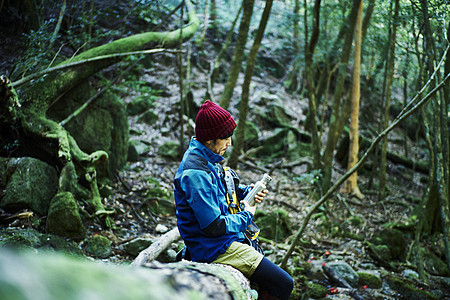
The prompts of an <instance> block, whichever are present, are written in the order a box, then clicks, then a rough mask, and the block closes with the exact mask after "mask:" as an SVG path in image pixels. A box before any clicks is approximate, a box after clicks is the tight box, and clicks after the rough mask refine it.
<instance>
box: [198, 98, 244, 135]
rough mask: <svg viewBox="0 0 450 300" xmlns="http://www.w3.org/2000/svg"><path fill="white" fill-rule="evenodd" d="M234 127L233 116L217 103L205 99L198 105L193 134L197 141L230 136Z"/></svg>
mask: <svg viewBox="0 0 450 300" xmlns="http://www.w3.org/2000/svg"><path fill="white" fill-rule="evenodd" d="M235 128H236V122H235V121H234V119H233V117H231V115H230V113H229V112H227V111H226V110H225V109H223V108H222V107H220V106H219V105H217V104H215V103H213V102H211V101H209V100H207V101H205V103H203V105H202V106H200V110H199V111H198V114H197V117H196V118H195V136H196V138H197V140H198V141H199V142H205V141H209V140H215V139H220V138H224V137H227V136H230V135H231V134H232V133H233V130H234V129H235Z"/></svg>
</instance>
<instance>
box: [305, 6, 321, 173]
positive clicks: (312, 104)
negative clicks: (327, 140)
mask: <svg viewBox="0 0 450 300" xmlns="http://www.w3.org/2000/svg"><path fill="white" fill-rule="evenodd" d="M320 2H321V1H320V0H316V1H315V2H314V8H313V29H312V33H311V38H310V40H309V43H308V42H306V43H305V69H306V71H305V73H306V81H307V87H308V96H309V97H308V103H309V116H308V120H309V122H307V126H308V127H310V132H311V137H312V148H311V152H312V153H311V156H312V157H313V167H314V169H316V170H317V169H320V168H321V159H320V148H321V147H320V140H319V135H318V130H317V99H316V97H315V94H316V92H315V87H314V79H313V63H312V61H313V56H314V51H315V49H316V45H317V41H318V40H319V33H320ZM305 6H306V1H305ZM306 15H307V9H306V7H305V33H307V32H308V22H307V19H306Z"/></svg>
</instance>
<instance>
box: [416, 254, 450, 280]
mask: <svg viewBox="0 0 450 300" xmlns="http://www.w3.org/2000/svg"><path fill="white" fill-rule="evenodd" d="M420 251H421V252H422V255H421V256H422V258H423V260H424V261H423V265H424V268H425V270H427V272H429V273H430V274H433V275H438V276H450V272H449V270H448V267H447V265H446V264H445V262H443V261H442V260H441V259H440V258H439V257H438V256H436V254H434V253H432V252H430V251H428V250H426V249H425V248H422V247H421V248H420Z"/></svg>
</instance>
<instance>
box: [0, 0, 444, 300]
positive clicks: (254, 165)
mask: <svg viewBox="0 0 450 300" xmlns="http://www.w3.org/2000/svg"><path fill="white" fill-rule="evenodd" d="M448 11H449V3H448V2H446V1H426V0H417V1H416V0H410V1H400V0H392V1H381V2H377V1H373V0H366V1H363V0H346V1H321V0H315V1H299V0H292V1H273V0H266V1H259V0H230V1H220V0H200V1H187V0H185V1H175V0H170V1H169V0H162V1H147V0H136V1H119V0H117V1H102V0H83V1H72V0H60V1H52V2H49V1H44V0H21V1H9V0H5V1H1V3H0V23H1V31H0V32H1V38H2V41H3V42H2V45H1V46H0V57H1V59H0V75H1V78H0V187H1V190H0V224H1V225H0V226H1V227H0V230H1V233H0V245H1V250H0V251H2V253H3V254H2V255H1V257H0V260H2V266H3V267H1V268H0V272H3V274H2V275H1V276H2V277H3V276H6V277H8V278H9V276H7V275H6V274H8V272H10V269H8V267H9V266H10V267H9V268H12V266H13V264H12V263H11V264H6V263H3V262H6V261H9V262H14V261H15V260H17V263H18V264H25V263H26V262H27V259H28V258H26V257H27V255H31V254H30V252H29V251H26V250H30V249H35V251H36V249H37V252H38V253H39V252H47V251H50V250H51V251H56V252H58V253H59V252H64V253H65V255H67V256H69V257H72V256H76V257H81V258H82V259H83V258H86V257H90V258H91V259H95V260H104V261H107V262H110V263H113V264H116V265H123V264H129V263H131V262H133V263H132V264H134V265H136V264H137V265H143V264H145V266H146V267H147V268H149V269H152V270H158V269H164V268H166V270H170V272H172V274H175V275H172V276H174V278H176V276H177V275H176V274H178V275H179V276H181V275H180V274H182V272H187V271H186V268H184V267H183V265H181V266H178V265H176V264H170V263H171V262H173V261H174V254H175V253H176V252H177V251H179V250H180V249H181V248H182V247H183V242H182V240H180V238H179V235H178V234H177V231H176V230H172V228H175V227H176V218H175V215H174V199H173V184H172V181H173V177H174V174H175V172H176V169H177V167H178V163H179V161H180V160H181V155H182V153H183V152H184V150H185V149H186V147H187V145H188V143H189V139H190V137H191V136H193V135H194V127H193V120H194V119H195V116H196V113H197V111H198V109H199V107H200V105H201V104H202V103H203V101H204V100H212V101H214V102H216V103H218V104H220V105H221V106H222V107H224V108H226V109H227V110H229V111H230V112H231V114H232V115H233V116H234V118H235V119H236V120H237V123H238V127H237V129H236V131H235V134H234V136H233V147H232V149H231V151H229V152H228V153H226V154H225V157H226V162H225V164H226V165H228V166H230V167H232V168H233V169H235V170H236V171H237V173H238V174H239V175H240V177H241V181H242V182H244V183H247V184H249V183H252V182H256V181H257V180H259V179H260V177H261V176H262V174H263V173H269V174H270V175H271V176H272V177H273V178H274V180H273V181H272V183H271V185H270V187H269V189H270V194H269V196H268V197H267V198H268V199H267V201H265V202H264V203H262V204H261V205H259V206H258V210H257V213H256V215H255V221H256V223H257V224H258V226H259V227H260V228H261V235H260V236H261V238H260V240H261V243H262V246H263V248H264V250H265V252H266V255H267V256H268V257H269V258H270V259H271V260H272V261H273V262H275V263H277V264H278V265H280V266H281V267H282V268H283V269H285V270H287V271H288V272H289V273H290V274H291V275H292V276H293V278H294V279H295V290H294V293H293V295H292V299H320V298H325V297H327V298H331V299H332V298H333V297H334V298H336V299H337V298H338V297H340V298H339V299H447V298H448V297H450V202H449V188H448V187H449V166H450V162H449V146H450V141H449V124H450V123H449V117H450V115H449V107H450V104H449V100H450V79H449V76H450V51H449V48H450V44H449V38H450V25H449V24H450V17H449V15H448ZM10 248H13V249H22V250H25V251H23V252H22V251H20V252H19V253H24V254H23V256H24V260H23V261H22V260H21V259H22V258H21V256H20V255H18V254H17V256H14V255H12V254H11V253H10V252H8V251H9V250H8V249H10ZM39 250H42V251H39ZM11 255H12V258H11V257H10V256H11ZM15 255H16V254H15ZM143 257H145V259H144V258H143ZM48 259H49V258H48V257H47V258H43V261H46V260H48ZM28 260H29V259H28ZM56 260H57V261H59V263H61V266H63V265H65V262H64V259H63V258H58V259H56ZM85 263H86V262H85V261H83V262H80V266H83V268H84V264H85ZM32 267H36V268H42V266H40V265H32ZM68 267H72V265H70V264H69V265H68ZM86 268H88V266H87V265H86ZM189 268H191V269H196V270H200V271H201V272H203V274H210V275H211V276H213V277H214V276H215V277H219V278H222V279H223V278H228V277H227V276H229V275H227V274H228V272H231V271H229V270H225V271H223V270H222V271H218V270H216V269H214V268H212V269H210V268H209V266H199V265H194V266H190V267H189ZM103 271H104V270H101V271H92V272H93V273H96V272H98V274H99V276H100V277H101V276H104V277H106V275H100V274H103V273H101V272H103ZM53 272H55V273H54V274H57V272H58V271H57V270H53ZM86 272H88V271H86ZM114 272H120V271H114ZM126 272H128V271H126ZM155 272H156V271H155ZM180 272H181V273H180ZM105 273H108V272H107V271H105ZM183 274H184V273H183ZM224 274H225V275H224ZM128 275H129V276H130V277H133V276H134V275H133V274H128ZM54 276H55V282H56V280H57V279H56V278H58V277H59V276H58V275H54ZM151 276H154V277H152V279H149V280H161V282H163V279H161V278H163V277H164V276H165V275H163V273H152V275H151ZM6 277H5V278H6ZM12 277H14V276H11V278H12ZM149 278H150V277H149ZM156 278H157V279H156ZM192 278H195V276H193V277H192ZM141 279H142V278H141ZM141 279H140V280H141ZM8 280H9V279H8ZM12 280H13V279H11V281H10V282H9V281H5V282H6V283H5V284H2V283H0V295H5V297H6V298H5V299H31V298H27V296H26V293H25V292H24V291H21V292H18V293H17V294H14V293H12V292H10V290H9V289H8V286H14V285H16V286H20V283H17V282H13V281H12ZM93 280H94V281H95V280H99V279H98V278H96V279H93ZM223 280H224V281H226V282H228V283H227V284H220V283H217V285H218V286H222V288H223V289H224V290H223V291H222V290H221V292H220V293H219V292H217V293H214V290H216V291H217V287H212V283H211V287H210V291H208V289H207V287H206V286H207V285H208V282H210V280H209V279H208V280H206V279H205V281H202V280H198V285H199V286H201V287H198V286H197V287H195V286H193V287H191V288H190V289H192V290H193V291H195V292H193V293H194V294H192V295H195V296H192V295H191V294H189V293H190V291H191V290H190V289H189V288H188V290H189V291H188V292H187V293H188V295H191V296H192V297H193V298H196V299H197V298H199V299H203V298H205V297H206V298H214V297H216V298H217V299H227V298H231V299H235V298H242V297H243V298H257V293H256V294H255V293H253V292H251V291H253V289H252V288H253V287H248V290H251V291H250V292H248V290H247V288H241V290H242V294H239V292H236V290H239V289H235V288H231V286H230V284H229V282H232V281H233V280H231V279H230V280H229V279H223ZM196 281H197V280H195V279H192V280H191V282H196ZM244 281H245V280H244ZM99 282H100V281H99ZM144 282H145V280H144ZM171 282H172V283H171V284H174V286H175V287H167V292H168V293H169V294H170V293H171V292H170V288H174V289H175V290H176V293H177V294H176V295H175V294H173V295H174V296H173V297H175V298H176V297H178V299H179V298H180V297H187V296H186V295H187V294H183V293H184V292H185V291H184V290H183V289H185V287H183V288H179V287H178V286H177V280H176V279H174V280H173V281H171ZM233 282H234V281H233ZM46 284H49V285H48V286H51V283H46ZM84 284H85V285H87V283H84ZM164 284H165V283H164ZM98 286H99V289H101V286H102V285H101V284H99V285H98ZM139 286H140V283H138V282H137V281H136V286H135V287H131V286H129V288H132V289H139ZM156 286H157V285H154V286H153V292H152V290H151V288H150V287H149V288H148V293H147V294H145V292H143V294H142V295H140V296H136V295H134V296H133V294H132V293H129V294H127V295H121V298H120V299H127V297H129V299H140V298H139V297H155V299H158V297H163V298H164V296H163V293H162V294H160V295H157V294H154V289H155V288H156ZM224 286H225V287H224ZM77 288H78V287H74V290H76V289H77ZM105 289H107V288H105ZM211 290H212V291H211ZM172 292H173V291H172ZM49 293H50V294H51V295H52V296H48V295H47V296H48V297H50V298H48V297H47V296H45V295H44V294H45V293H43V295H42V299H51V298H52V297H53V299H58V297H57V296H56V295H57V294H56V293H57V292H50V291H49ZM52 293H53V294H52ZM111 293H112V294H108V292H106V291H104V290H103V289H102V290H101V291H99V294H100V295H103V298H105V299H106V298H111V297H112V298H114V297H117V295H114V294H113V292H111ZM152 293H153V294H152ZM173 293H175V292H173ZM195 293H198V294H195ZM14 295H22V296H23V297H22V298H17V297H18V296H17V297H16V298H15V296H14ZM205 295H206V296H205ZM212 295H214V296H212ZM45 297H47V298H45ZM103 298H101V299H103ZM175 298H174V299H175ZM39 299H40V298H39ZM118 299H119V298H118Z"/></svg>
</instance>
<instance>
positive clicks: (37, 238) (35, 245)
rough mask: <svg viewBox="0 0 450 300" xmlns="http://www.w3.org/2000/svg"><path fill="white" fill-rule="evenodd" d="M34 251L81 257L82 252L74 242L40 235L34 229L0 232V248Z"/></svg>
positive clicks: (44, 234) (14, 229)
mask: <svg viewBox="0 0 450 300" xmlns="http://www.w3.org/2000/svg"><path fill="white" fill-rule="evenodd" d="M2 247H7V248H14V249H36V250H38V251H39V250H45V251H46V252H48V251H58V252H64V253H66V254H71V255H76V256H82V255H83V252H82V250H81V249H80V247H78V245H77V243H75V242H74V241H69V240H66V239H63V238H61V237H59V236H55V235H51V234H46V233H40V232H38V231H36V230H35V229H31V228H29V229H18V228H6V229H3V230H1V231H0V248H2Z"/></svg>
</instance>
